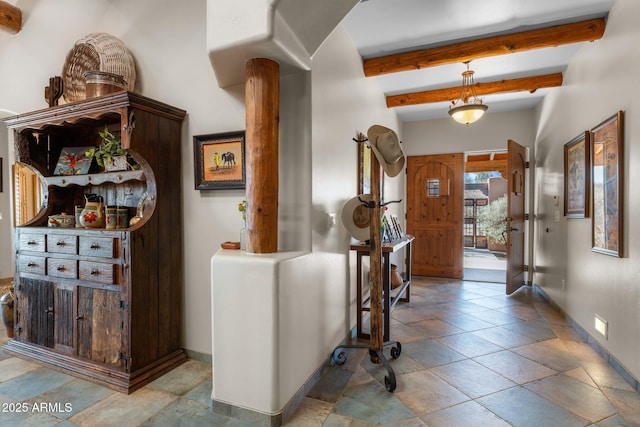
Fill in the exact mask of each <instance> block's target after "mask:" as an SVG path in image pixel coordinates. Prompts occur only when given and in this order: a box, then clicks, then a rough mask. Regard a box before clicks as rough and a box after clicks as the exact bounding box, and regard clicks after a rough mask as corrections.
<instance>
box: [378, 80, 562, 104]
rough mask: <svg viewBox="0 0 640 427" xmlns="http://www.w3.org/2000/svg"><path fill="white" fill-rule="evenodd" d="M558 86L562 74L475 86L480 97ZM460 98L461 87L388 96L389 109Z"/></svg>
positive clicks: (531, 91) (560, 84)
mask: <svg viewBox="0 0 640 427" xmlns="http://www.w3.org/2000/svg"><path fill="white" fill-rule="evenodd" d="M557 86H562V73H554V74H546V75H541V76H533V77H523V78H520V79H512V80H500V81H495V82H487V83H476V84H475V88H476V93H477V94H478V95H490V94H495V93H506V92H521V91H526V92H530V93H533V92H535V91H536V90H538V89H542V88H546V87H557ZM459 96H460V86H457V87H449V88H444V89H435V90H428V91H422V92H413V93H405V94H400V95H392V96H387V107H389V108H392V107H401V106H405V105H417V104H428V103H432V102H444V101H453V100H455V99H457V98H458V97H459Z"/></svg>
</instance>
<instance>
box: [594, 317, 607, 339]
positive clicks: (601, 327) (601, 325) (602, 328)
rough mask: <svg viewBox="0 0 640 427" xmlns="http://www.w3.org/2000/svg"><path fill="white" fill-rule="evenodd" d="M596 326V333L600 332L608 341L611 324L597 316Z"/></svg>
mask: <svg viewBox="0 0 640 427" xmlns="http://www.w3.org/2000/svg"><path fill="white" fill-rule="evenodd" d="M594 325H595V328H596V331H598V332H599V333H600V335H602V336H603V337H604V339H608V337H609V322H607V321H606V320H604V319H603V318H602V317H600V316H598V315H597V314H596V317H595V323H594Z"/></svg>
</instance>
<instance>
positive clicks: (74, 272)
mask: <svg viewBox="0 0 640 427" xmlns="http://www.w3.org/2000/svg"><path fill="white" fill-rule="evenodd" d="M47 275H49V276H53V277H64V278H66V279H75V278H76V277H78V262H77V261H76V260H72V259H62V258H48V259H47Z"/></svg>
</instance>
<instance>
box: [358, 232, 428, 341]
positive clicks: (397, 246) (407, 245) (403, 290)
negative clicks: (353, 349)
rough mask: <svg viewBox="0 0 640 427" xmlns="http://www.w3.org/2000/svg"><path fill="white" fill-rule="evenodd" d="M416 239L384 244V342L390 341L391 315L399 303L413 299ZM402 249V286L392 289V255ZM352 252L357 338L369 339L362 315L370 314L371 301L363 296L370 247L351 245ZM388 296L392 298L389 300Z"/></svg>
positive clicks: (361, 244)
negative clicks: (413, 244)
mask: <svg viewBox="0 0 640 427" xmlns="http://www.w3.org/2000/svg"><path fill="white" fill-rule="evenodd" d="M414 239H415V237H413V236H411V235H405V236H404V237H402V238H401V239H397V240H393V241H391V242H386V243H383V244H382V258H383V275H382V295H383V298H382V301H383V302H382V308H383V309H382V312H383V322H382V323H383V341H385V342H386V341H389V335H390V333H389V330H390V313H391V310H392V309H393V307H394V306H395V305H396V304H397V303H398V301H403V302H409V301H410V299H411V244H412V242H413V240H414ZM401 249H404V250H405V269H404V272H403V274H402V285H400V286H398V287H397V288H395V289H392V288H391V260H390V256H391V254H392V253H394V252H397V251H399V250H401ZM351 250H352V251H356V258H357V273H356V274H357V277H358V279H357V293H358V295H357V308H358V319H357V336H358V338H365V339H369V338H370V335H369V334H368V333H366V332H363V331H362V313H363V312H369V311H370V308H369V307H368V303H369V299H370V297H368V298H363V296H362V257H363V256H369V251H370V247H369V245H367V244H365V243H364V242H361V243H358V244H355V245H351ZM387 296H390V297H389V298H387Z"/></svg>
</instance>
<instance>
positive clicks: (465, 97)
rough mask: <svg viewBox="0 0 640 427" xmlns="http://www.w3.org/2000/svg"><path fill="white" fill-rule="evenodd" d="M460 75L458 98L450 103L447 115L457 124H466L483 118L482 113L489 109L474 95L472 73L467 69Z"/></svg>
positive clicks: (474, 85) (474, 87) (474, 88)
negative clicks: (460, 83) (460, 85)
mask: <svg viewBox="0 0 640 427" xmlns="http://www.w3.org/2000/svg"><path fill="white" fill-rule="evenodd" d="M465 64H467V71H464V72H463V73H462V88H461V91H460V98H458V99H456V100H455V101H452V102H451V105H450V106H449V115H450V116H451V117H452V118H453V120H455V121H456V122H458V123H462V124H466V125H468V124H469V123H473V122H476V121H478V120H479V119H480V117H482V116H483V114H484V112H485V111H487V108H489V107H488V106H487V105H484V104H483V103H482V99H480V98H478V95H477V94H476V84H475V82H474V81H473V71H471V70H470V69H469V62H468V61H467V62H465Z"/></svg>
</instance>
